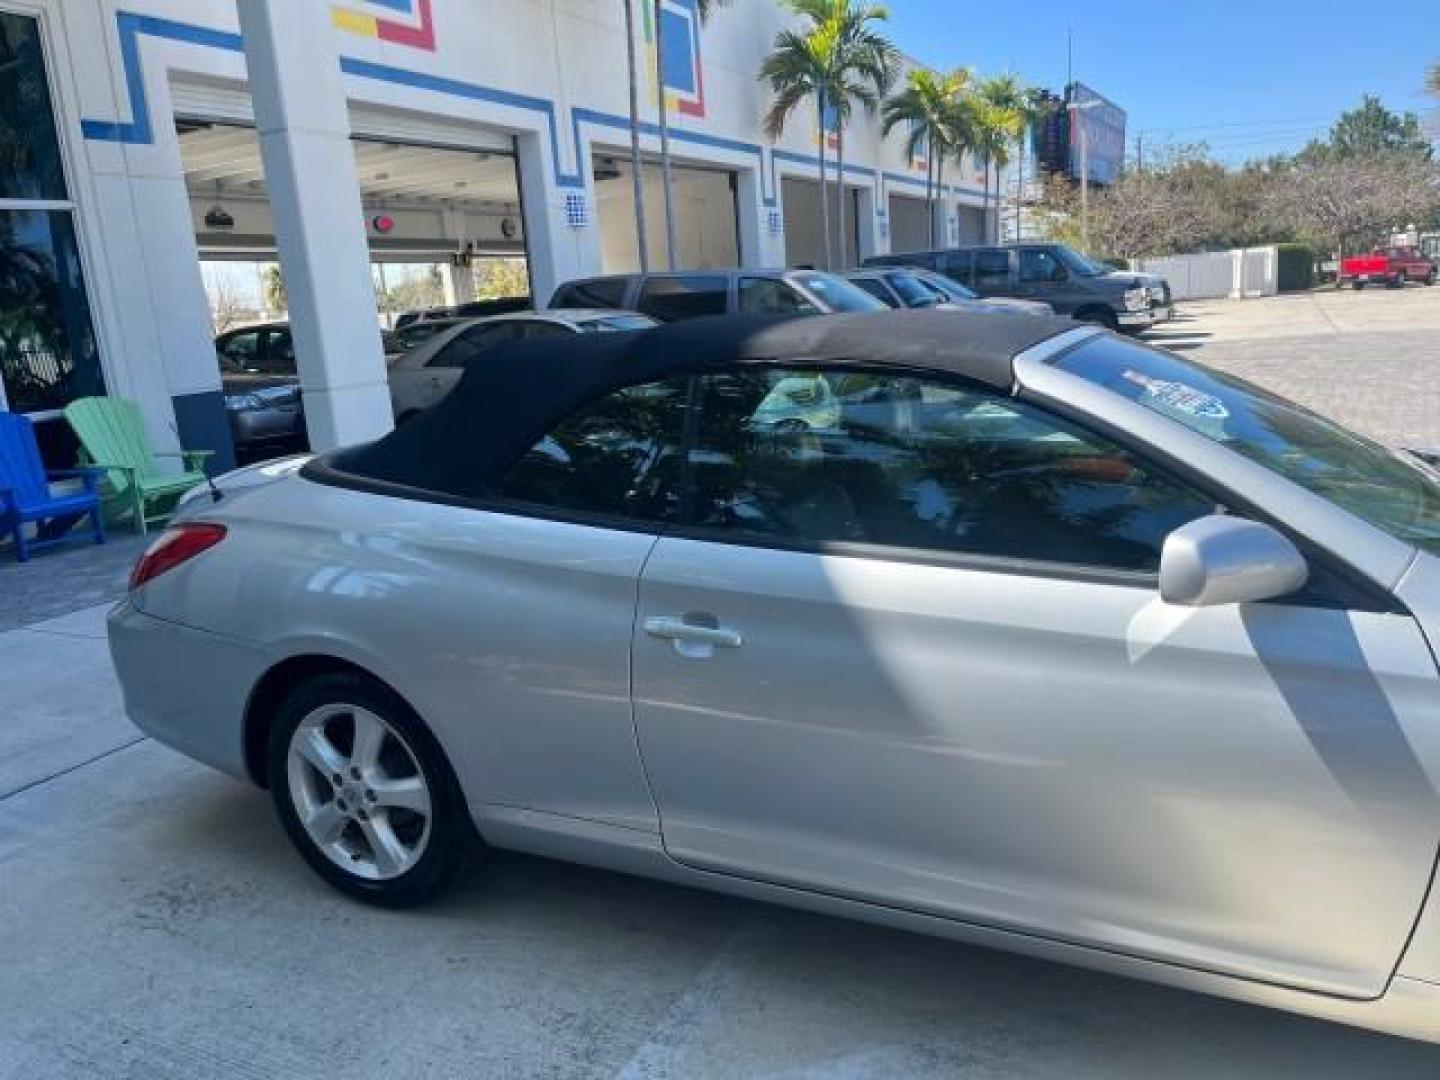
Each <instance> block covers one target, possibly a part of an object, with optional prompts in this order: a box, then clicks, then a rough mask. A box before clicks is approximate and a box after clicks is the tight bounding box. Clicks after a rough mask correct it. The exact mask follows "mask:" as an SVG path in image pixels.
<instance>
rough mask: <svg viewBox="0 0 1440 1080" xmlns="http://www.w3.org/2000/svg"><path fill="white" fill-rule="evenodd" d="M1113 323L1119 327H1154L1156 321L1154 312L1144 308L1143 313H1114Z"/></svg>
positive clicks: (1151, 309)
mask: <svg viewBox="0 0 1440 1080" xmlns="http://www.w3.org/2000/svg"><path fill="white" fill-rule="evenodd" d="M1115 321H1116V322H1117V323H1119V324H1120V325H1121V326H1138V327H1142V328H1143V327H1146V326H1154V325H1155V323H1156V322H1157V321H1158V320H1157V319H1156V318H1155V310H1154V309H1153V308H1146V309H1145V310H1144V311H1119V312H1116V313H1115Z"/></svg>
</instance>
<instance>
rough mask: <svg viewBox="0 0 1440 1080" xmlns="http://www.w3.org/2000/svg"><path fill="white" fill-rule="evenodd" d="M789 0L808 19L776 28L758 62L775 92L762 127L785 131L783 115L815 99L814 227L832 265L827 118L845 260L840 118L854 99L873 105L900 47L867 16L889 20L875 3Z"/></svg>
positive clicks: (776, 133)
mask: <svg viewBox="0 0 1440 1080" xmlns="http://www.w3.org/2000/svg"><path fill="white" fill-rule="evenodd" d="M788 5H789V7H790V8H791V9H792V10H793V11H794V12H795V13H796V14H797V15H800V16H801V17H803V18H805V19H806V20H807V21H808V24H807V25H806V26H804V27H803V28H802V29H800V30H782V31H780V33H778V34H776V35H775V47H774V49H773V51H772V52H771V53H770V55H769V56H767V57H766V58H765V61H764V63H763V64H762V65H761V67H760V80H761V81H762V82H768V83H769V84H770V89H771V92H772V93H773V94H774V95H775V97H774V101H772V102H771V105H770V108H769V110H768V111H767V112H766V114H765V123H764V127H765V134H766V136H767V137H768V138H769V139H771V140H772V141H774V140H776V139H779V138H780V136H781V135H782V134H783V133H784V130H785V122H786V121H787V120H788V119H789V118H790V116H791V115H792V114H793V113H794V111H795V110H796V109H797V108H798V107H799V106H800V105H801V103H802V102H805V101H806V100H809V99H812V98H813V99H814V101H815V108H816V116H817V117H818V120H819V124H818V126H819V130H820V161H819V165H820V234H821V236H822V238H823V249H824V255H825V267H826V269H827V270H828V269H832V268H833V267H834V260H833V259H832V257H831V252H832V248H831V245H830V209H829V200H830V195H829V190H828V187H827V185H828V183H829V180H828V177H827V175H826V168H825V144H826V141H827V138H828V135H829V124H828V123H827V120H828V119H829V117H830V116H831V115H833V116H834V119H835V126H836V136H837V138H836V167H837V180H838V186H839V200H840V202H839V206H840V219H841V226H840V237H839V250H840V260H841V262H842V263H843V262H844V260H845V254H844V253H845V238H844V232H845V230H844V217H845V214H844V196H845V173H844V167H845V123H846V121H847V120H849V118H850V116H851V114H852V112H853V111H854V108H855V106H856V105H857V104H858V105H861V106H863V107H864V108H865V109H866V110H868V111H873V110H874V109H875V108H876V106H877V105H878V104H879V102H880V99H881V98H882V97H884V95H885V93H886V91H887V90H888V89H889V86H890V83H891V81H892V79H893V78H894V71H895V67H896V63H897V60H898V58H899V53H898V52H897V51H896V49H895V46H894V45H892V44H891V43H890V42H889V41H888V40H887V39H886V38H884V37H883V36H882V35H880V34H878V33H877V32H876V31H875V30H874V29H873V28H872V25H871V24H873V23H876V22H881V21H883V20H885V19H888V18H889V17H890V16H889V12H888V11H887V10H886V9H885V8H883V7H881V6H879V5H876V4H860V3H856V2H855V0H788Z"/></svg>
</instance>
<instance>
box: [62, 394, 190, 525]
mask: <svg viewBox="0 0 1440 1080" xmlns="http://www.w3.org/2000/svg"><path fill="white" fill-rule="evenodd" d="M65 419H66V420H68V421H69V422H70V426H71V427H72V428H74V429H75V434H76V436H77V437H78V438H79V439H80V446H81V447H82V449H83V450H84V453H85V458H86V460H87V461H88V462H89V464H91V465H95V466H98V467H99V468H102V469H104V470H105V489H106V490H105V502H106V508H107V512H108V514H109V515H110V516H112V517H122V516H124V514H125V513H129V514H131V515H132V516H133V518H134V521H135V531H136V532H139V533H144V532H145V531H146V529H147V527H148V526H149V524H150V523H151V522H152V521H161V520H163V519H165V518H167V517H169V516H170V514H171V512H172V511H173V509H174V504H175V502H176V501H177V500H178V499H179V498H180V496H181V495H183V494H184V493H185V492H187V491H189V490H190V489H191V488H192V487H195V486H196V485H197V484H203V483H204V482H205V472H204V463H205V459H206V458H208V457H210V455H211V454H213V453H214V451H213V450H183V451H181V452H179V453H173V452H172V453H167V452H164V451H160V452H157V451H155V450H153V449H151V447H150V440H149V439H148V438H147V437H146V435H145V421H144V418H143V417H141V415H140V410H139V409H138V408H136V406H135V404H134V403H133V402H130V401H123V400H121V399H120V398H108V397H90V398H80V399H78V400H76V401H72V402H71V403H70V404H69V405H67V406H65ZM162 457H178V458H181V459H182V460H183V462H184V465H185V471H184V472H181V473H168V472H164V471H163V470H162V469H161V468H160V463H159V460H158V459H159V458H162ZM155 506H159V507H160V509H159V510H158V511H154V510H152V509H151V508H152V507H155Z"/></svg>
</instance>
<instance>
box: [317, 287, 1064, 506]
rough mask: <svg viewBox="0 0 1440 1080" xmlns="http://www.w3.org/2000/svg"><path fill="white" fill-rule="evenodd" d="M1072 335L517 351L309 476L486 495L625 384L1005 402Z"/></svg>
mask: <svg viewBox="0 0 1440 1080" xmlns="http://www.w3.org/2000/svg"><path fill="white" fill-rule="evenodd" d="M1074 328H1075V324H1074V323H1073V322H1070V321H1069V320H1064V319H1058V318H1048V317H1044V316H1037V315H1031V314H1029V313H1026V312H1022V311H1008V310H1005V309H993V308H992V309H988V310H984V311H974V312H970V311H941V310H933V309H931V310H926V309H919V310H901V311H888V312H876V313H873V314H872V313H865V314H855V315H824V316H818V317H817V316H810V317H788V318H775V317H744V316H714V317H710V318H704V319H693V320H689V321H686V322H678V323H671V324H669V325H666V326H660V327H656V328H655V329H653V330H641V331H634V332H621V333H595V334H577V335H573V336H569V337H564V338H551V339H546V340H541V341H529V342H523V341H522V342H513V343H511V344H507V345H501V346H498V347H497V348H495V349H493V350H491V351H489V352H486V353H484V354H483V355H481V356H479V357H477V358H476V359H475V360H474V362H472V363H471V364H470V365H469V367H468V368H467V369H466V372H465V374H464V376H462V378H461V380H460V382H459V383H458V384H457V385H456V387H455V389H454V390H452V391H451V392H450V393H449V394H448V395H447V396H446V397H445V398H444V399H443V400H441V401H440V402H439V403H438V404H436V405H435V406H434V407H432V408H430V409H427V410H426V411H425V412H423V413H421V414H420V415H419V416H417V417H416V418H415V419H413V420H411V421H410V422H409V423H408V424H406V425H405V426H404V427H401V428H397V429H396V430H395V431H393V432H391V433H390V434H389V435H386V436H385V437H384V438H381V439H379V440H377V441H375V442H373V443H368V444H366V445H363V446H357V447H353V448H350V449H347V450H342V451H337V452H336V453H333V454H330V455H326V456H325V457H323V458H318V459H316V460H315V461H312V462H311V463H310V465H308V466H306V470H305V475H307V476H310V477H311V478H312V479H317V480H322V481H330V482H341V483H344V482H346V481H347V480H349V481H352V482H353V481H355V480H360V481H369V482H371V484H374V483H376V482H378V484H379V485H389V484H395V485H401V486H403V487H406V488H423V489H426V490H429V491H432V492H448V493H451V494H452V495H457V496H461V497H464V496H469V497H478V496H480V495H482V494H483V493H484V492H485V491H486V490H488V489H489V488H490V487H491V485H492V484H494V483H496V482H498V480H499V479H500V477H501V475H502V474H503V471H504V470H505V469H508V468H509V467H510V465H511V463H513V462H514V461H515V460H517V459H518V458H519V457H520V455H522V454H523V453H524V452H525V451H526V450H527V449H529V448H530V447H531V446H533V445H534V444H535V443H536V442H537V441H538V440H539V439H540V438H541V437H542V436H543V435H544V434H545V432H546V431H548V430H549V429H550V428H551V427H552V426H553V425H554V424H555V423H557V422H558V421H559V420H561V419H563V418H564V417H565V416H567V415H569V413H571V412H572V411H574V410H575V409H576V408H578V407H579V406H581V405H583V404H584V403H585V402H587V401H589V400H591V399H592V398H594V397H597V396H599V395H600V394H603V393H605V392H607V391H609V390H612V389H618V388H619V387H622V386H627V385H632V384H635V383H643V382H653V381H656V380H659V379H664V378H667V377H669V376H672V375H679V374H684V373H688V372H693V371H703V370H714V369H716V368H727V367H735V366H737V365H745V364H776V363H780V364H806V363H815V362H818V361H823V362H824V363H826V364H827V365H836V364H846V365H849V364H853V365H856V366H865V367H889V366H895V367H901V368H907V369H920V370H930V371H938V372H946V373H950V374H954V375H958V376H961V377H963V378H966V379H970V380H973V381H977V382H982V383H986V384H988V385H990V386H995V387H998V388H1000V389H1003V390H1009V389H1010V388H1011V386H1012V385H1013V382H1014V373H1013V361H1014V358H1015V356H1016V355H1017V354H1019V353H1021V352H1024V351H1025V350H1026V349H1028V348H1030V347H1031V346H1032V345H1036V344H1039V343H1040V342H1042V341H1046V340H1048V339H1050V338H1052V337H1054V336H1056V335H1057V334H1062V333H1064V332H1065V331H1066V330H1072V329H1074ZM367 486H369V485H367Z"/></svg>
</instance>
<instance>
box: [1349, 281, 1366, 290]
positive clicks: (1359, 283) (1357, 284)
mask: <svg viewBox="0 0 1440 1080" xmlns="http://www.w3.org/2000/svg"><path fill="white" fill-rule="evenodd" d="M1350 287H1351V288H1352V289H1354V290H1355V291H1356V292H1359V291H1360V290H1361V289H1363V288H1365V282H1363V281H1352V282H1351V283H1350Z"/></svg>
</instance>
